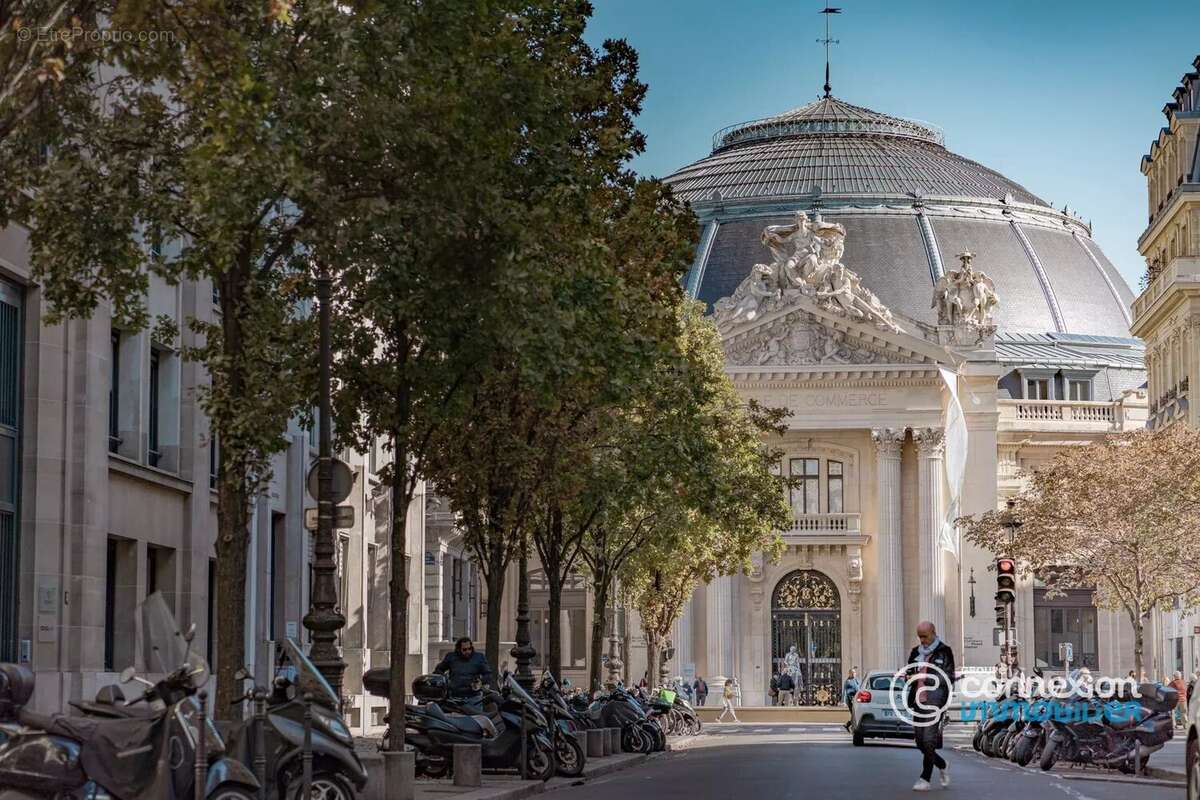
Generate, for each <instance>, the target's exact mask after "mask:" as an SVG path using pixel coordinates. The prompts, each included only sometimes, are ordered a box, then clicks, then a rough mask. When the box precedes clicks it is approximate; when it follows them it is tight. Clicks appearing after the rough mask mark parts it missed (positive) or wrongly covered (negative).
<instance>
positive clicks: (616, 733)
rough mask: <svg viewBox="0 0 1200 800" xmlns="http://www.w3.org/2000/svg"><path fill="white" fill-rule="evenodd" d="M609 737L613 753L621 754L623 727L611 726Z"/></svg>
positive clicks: (610, 748)
mask: <svg viewBox="0 0 1200 800" xmlns="http://www.w3.org/2000/svg"><path fill="white" fill-rule="evenodd" d="M608 737H609V738H608V740H609V742H610V744H609V746H608V747H609V750H611V751H612V755H614V756H615V755H619V754H620V752H621V729H620V728H609V729H608Z"/></svg>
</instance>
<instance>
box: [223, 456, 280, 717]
mask: <svg viewBox="0 0 1200 800" xmlns="http://www.w3.org/2000/svg"><path fill="white" fill-rule="evenodd" d="M221 457H222V454H221V453H220V451H218V458H221ZM218 471H219V473H220V476H219V477H218V480H217V532H218V533H217V548H216V549H217V598H218V599H219V601H220V602H217V603H215V605H216V608H217V615H216V616H217V618H216V619H215V620H214V621H213V622H214V624H215V625H216V626H217V630H216V634H217V635H216V641H217V670H216V674H217V695H216V698H215V699H214V700H213V704H212V706H210V708H213V709H216V710H217V712H218V714H219V715H220V716H221V717H225V716H226V715H228V717H229V718H231V719H234V720H240V719H241V718H242V704H241V703H238V702H236V698H237V697H239V696H240V695H241V689H242V687H241V686H239V685H237V682H236V681H235V680H234V679H233V674H234V673H235V672H237V671H238V670H239V669H242V668H243V667H245V666H246V562H247V550H248V548H249V545H250V498H249V496H248V493H247V492H246V488H245V483H244V481H243V479H242V476H241V475H235V474H234V472H235V470H231V469H228V468H227V466H226V465H225V464H224V463H222V464H221V466H220V468H219V470H218ZM268 666H269V665H268ZM268 671H269V670H268Z"/></svg>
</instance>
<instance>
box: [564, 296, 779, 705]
mask: <svg viewBox="0 0 1200 800" xmlns="http://www.w3.org/2000/svg"><path fill="white" fill-rule="evenodd" d="M677 313H678V333H677V336H676V339H675V340H674V342H675V352H674V353H672V354H668V355H666V356H664V357H663V358H662V359H661V360H660V361H659V363H658V365H657V370H656V379H655V382H654V384H653V386H652V388H651V390H650V391H649V392H647V393H646V394H644V395H642V396H639V397H637V398H635V401H634V402H633V403H632V404H630V405H629V406H627V407H626V408H624V409H622V410H621V413H620V414H618V415H615V416H614V418H613V425H612V429H611V433H610V437H609V438H608V439H607V441H605V442H604V443H603V446H602V447H600V448H598V453H600V463H599V465H598V467H597V470H596V484H595V487H594V489H593V491H594V492H596V493H597V494H599V495H600V496H602V497H603V499H604V503H603V507H602V510H601V512H600V515H599V519H598V521H597V522H596V523H595V524H593V525H592V527H591V528H590V529H589V531H588V533H587V535H586V536H585V537H584V540H583V546H582V549H581V558H582V559H583V561H584V563H585V564H586V566H587V569H588V572H589V573H590V574H591V577H592V583H593V592H594V596H595V606H596V609H597V613H596V615H595V616H594V617H593V625H592V638H591V659H590V674H589V684H590V685H593V686H594V685H596V684H597V683H598V682H599V678H600V654H601V649H602V643H603V637H604V629H605V626H606V619H605V614H606V609H607V607H608V602H609V600H610V598H611V595H612V592H613V589H614V583H615V581H616V580H617V578H618V577H623V578H624V579H626V580H627V581H629V582H630V584H632V585H629V584H627V591H628V592H630V593H636V594H642V593H643V591H653V590H645V587H644V586H643V585H641V584H642V582H643V581H644V580H646V579H647V577H649V576H652V575H653V573H654V572H655V571H656V570H657V571H660V572H661V573H662V574H663V575H665V574H666V572H667V571H668V569H669V568H668V569H661V570H660V569H659V566H660V565H661V564H662V563H664V562H665V560H666V558H667V556H666V554H667V553H668V552H669V551H670V550H671V549H672V548H673V547H676V546H684V545H683V544H681V542H682V539H684V538H687V537H689V536H691V535H695V534H700V535H703V534H705V533H708V534H711V535H713V536H715V537H717V539H718V541H717V542H716V543H715V544H713V546H712V551H711V552H709V553H708V554H707V556H708V558H707V560H706V559H701V558H698V559H697V560H696V561H695V562H694V563H692V565H691V569H692V572H693V574H694V575H695V577H696V579H697V580H699V579H701V578H702V577H704V576H706V575H708V574H709V573H710V571H711V570H716V571H717V573H719V572H720V571H722V570H726V569H728V570H736V569H737V568H738V567H739V566H742V565H744V564H745V562H746V561H747V560H748V558H749V556H750V553H752V552H753V551H755V550H759V549H761V550H766V551H767V552H768V553H771V552H773V550H774V548H775V547H776V545H775V544H774V543H773V537H772V532H773V531H777V530H780V529H782V528H783V527H784V526H785V525H786V524H787V521H788V519H789V509H788V506H787V503H786V501H785V499H784V497H785V495H784V488H785V487H786V484H785V482H784V479H782V478H781V477H779V476H776V475H774V474H772V465H773V464H775V463H778V456H777V454H774V453H772V452H771V451H770V450H768V449H767V448H766V447H765V446H764V443H763V437H764V435H766V434H767V433H770V432H772V431H775V432H778V431H779V430H780V428H779V425H780V420H781V419H782V415H783V412H781V411H776V410H767V409H762V408H760V407H759V406H757V405H756V404H753V403H751V404H750V405H749V406H745V405H743V404H742V401H741V399H740V398H739V397H738V395H737V392H736V390H735V389H734V388H733V385H732V383H731V382H730V381H729V378H728V377H727V376H726V374H725V369H724V367H725V357H724V352H723V351H722V349H721V341H720V335H719V334H718V333H717V330H716V327H715V326H714V325H713V324H712V321H711V320H709V319H707V318H705V317H704V316H703V307H702V306H700V305H699V304H696V303H686V304H683V305H681V306H680V307H679V310H678V312H677ZM693 526H696V527H693ZM689 546H690V544H689ZM704 549H705V548H704V546H702V545H699V544H698V545H697V552H699V551H702V550H704ZM635 564H639V565H640V568H635V567H634V566H633V565H635ZM672 567H673V564H672ZM674 577H675V576H672V580H673V579H674ZM680 580H681V583H680V584H676V585H675V587H674V588H675V589H676V591H677V593H678V592H679V591H682V584H683V583H686V578H681V579H680ZM651 582H652V583H653V580H651ZM664 585H665V584H664V583H663V578H661V577H660V580H659V586H660V587H662V586H664ZM680 602H681V601H680ZM667 605H668V607H665V608H663V609H661V611H660V612H659V613H656V614H652V615H651V616H652V617H657V618H658V621H659V622H658V624H659V628H658V630H662V629H663V628H662V627H661V626H662V625H663V624H665V626H666V628H665V629H667V630H669V628H670V623H671V622H673V621H674V618H675V616H677V615H678V608H674V610H673V611H672V608H671V607H670V606H674V605H675V604H667ZM646 607H647V608H650V607H651V603H650V602H649V601H648V602H647V606H646ZM672 614H673V615H672ZM667 616H670V621H668V622H666V623H662V619H665V618H666V617H667ZM661 635H665V634H661ZM661 635H660V636H661Z"/></svg>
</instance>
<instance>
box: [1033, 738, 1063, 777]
mask: <svg viewBox="0 0 1200 800" xmlns="http://www.w3.org/2000/svg"><path fill="white" fill-rule="evenodd" d="M1055 761H1058V740H1057V739H1055V738H1053V737H1051V736H1047V737H1046V744H1044V745H1043V746H1042V757H1041V758H1040V759H1039V760H1038V766H1039V767H1041V768H1042V770H1043V771H1049V770H1050V769H1051V768H1052V767H1053V766H1054V762H1055Z"/></svg>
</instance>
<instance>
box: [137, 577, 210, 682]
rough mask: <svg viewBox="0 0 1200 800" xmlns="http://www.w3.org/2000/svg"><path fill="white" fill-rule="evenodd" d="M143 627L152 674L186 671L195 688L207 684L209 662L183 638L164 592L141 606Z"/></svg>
mask: <svg viewBox="0 0 1200 800" xmlns="http://www.w3.org/2000/svg"><path fill="white" fill-rule="evenodd" d="M142 627H143V630H144V632H145V636H146V643H147V647H148V653H149V655H148V657H147V659H146V661H147V663H148V665H149V667H150V669H151V671H153V672H158V673H162V674H164V675H166V674H170V673H172V672H174V671H175V670H177V669H179V668H180V667H186V668H187V674H188V677H189V678H190V679H191V683H192V686H193V687H195V688H196V689H199V688H200V687H202V686H204V685H205V684H206V683H208V662H207V661H205V660H204V656H202V655H200V654H199V653H197V652H196V651H195V650H194V649H193V648H192V647H191V646H190V645H189V643H188V641H187V640H186V639H185V638H184V637H183V633H182V632H181V631H180V630H179V625H178V624H177V623H176V622H175V615H174V614H172V613H171V609H170V608H169V607H168V606H167V601H166V600H164V599H163V596H162V593H161V592H155V593H154V594H152V595H150V596H149V597H147V598H146V600H145V601H144V602H143V603H142Z"/></svg>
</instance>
